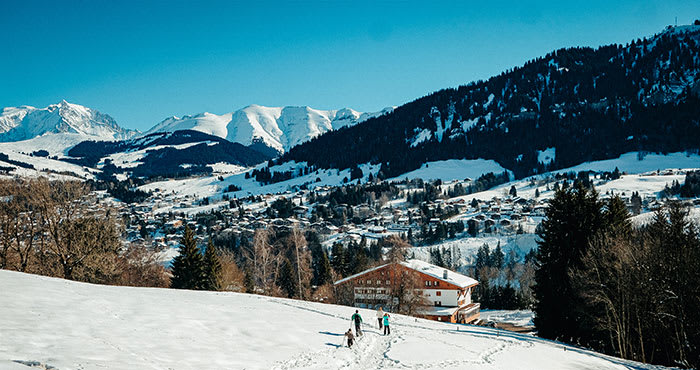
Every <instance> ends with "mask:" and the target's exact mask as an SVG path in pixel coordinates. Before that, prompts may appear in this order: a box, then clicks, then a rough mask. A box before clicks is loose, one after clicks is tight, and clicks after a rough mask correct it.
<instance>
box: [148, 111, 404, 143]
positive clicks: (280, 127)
mask: <svg viewBox="0 0 700 370" xmlns="http://www.w3.org/2000/svg"><path fill="white" fill-rule="evenodd" d="M391 110H393V108H392V107H388V108H384V109H383V110H381V111H379V112H371V113H363V112H358V111H355V110H353V109H351V108H342V109H336V110H321V109H314V108H311V107H309V106H284V107H266V106H262V105H258V104H251V105H248V106H246V107H244V108H242V109H239V110H237V111H234V112H230V113H224V114H221V115H217V114H214V113H209V112H203V113H199V114H195V115H186V116H183V117H177V116H171V117H168V118H166V119H165V120H163V121H161V122H159V123H158V124H156V125H155V126H153V127H152V128H151V129H149V130H147V131H146V133H145V134H151V133H155V132H173V131H177V130H183V129H189V130H196V131H201V132H205V133H207V134H210V135H214V136H219V137H221V138H225V139H227V140H229V141H231V142H238V143H241V144H243V145H252V144H254V143H256V142H257V143H264V144H265V145H266V146H268V147H269V148H271V149H274V150H276V151H277V152H278V153H284V152H286V151H288V150H289V149H290V148H291V147H293V146H295V145H298V144H301V143H303V142H306V141H308V140H310V139H312V138H314V137H316V136H318V135H321V134H323V133H325V132H328V131H332V130H337V129H339V128H342V127H348V126H353V125H355V124H357V123H359V122H363V121H365V120H367V119H370V118H373V117H376V116H378V115H381V114H384V113H387V112H390V111H391Z"/></svg>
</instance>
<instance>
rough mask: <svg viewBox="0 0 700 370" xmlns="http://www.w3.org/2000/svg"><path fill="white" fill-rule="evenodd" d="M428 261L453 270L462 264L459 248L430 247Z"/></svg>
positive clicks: (456, 269)
mask: <svg viewBox="0 0 700 370" xmlns="http://www.w3.org/2000/svg"><path fill="white" fill-rule="evenodd" d="M429 253H430V263H432V264H433V265H436V266H440V267H444V268H446V269H450V270H453V271H458V270H459V269H460V268H461V267H462V264H461V263H460V258H462V254H461V252H460V251H459V248H446V247H442V248H437V247H436V248H430V252H429Z"/></svg>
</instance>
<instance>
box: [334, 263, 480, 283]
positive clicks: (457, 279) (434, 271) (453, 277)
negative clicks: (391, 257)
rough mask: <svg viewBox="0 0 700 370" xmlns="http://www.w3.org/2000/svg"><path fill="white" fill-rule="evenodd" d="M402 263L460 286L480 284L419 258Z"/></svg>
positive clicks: (369, 270)
mask: <svg viewBox="0 0 700 370" xmlns="http://www.w3.org/2000/svg"><path fill="white" fill-rule="evenodd" d="M401 264H402V265H403V266H405V267H408V268H410V269H412V270H416V271H418V272H421V273H424V274H426V275H428V276H431V277H433V278H435V279H438V280H440V281H444V282H446V283H449V284H452V285H456V286H458V287H460V288H467V287H470V286H472V285H477V284H479V282H478V281H476V280H475V279H473V278H471V277H469V276H466V275H462V274H460V273H458V272H454V271H451V270H448V269H445V268H442V267H440V266H436V265H433V264H432V263H428V262H425V261H421V260H418V259H412V260H407V261H403V262H401ZM388 265H390V264H389V263H385V264H383V265H379V266H376V267H373V268H371V269H367V270H365V271H362V272H358V273H357V274H355V275H350V276H348V277H346V278H344V279H340V280H338V281H336V282H335V283H333V284H334V285H338V284H342V283H345V282H347V281H350V280H352V279H354V278H356V277H358V276H362V275H364V274H367V273H370V272H372V271H376V270H379V269H381V268H383V267H385V266H388ZM444 271H447V278H443V273H444Z"/></svg>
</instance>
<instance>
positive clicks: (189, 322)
mask: <svg viewBox="0 0 700 370" xmlns="http://www.w3.org/2000/svg"><path fill="white" fill-rule="evenodd" d="M0 290H1V291H2V292H3V295H2V301H1V303H0V328H1V329H0V369H29V368H30V367H27V366H25V364H29V365H32V364H33V365H35V366H36V367H35V368H55V369H60V370H63V369H83V370H89V369H129V370H131V369H164V370H165V369H341V368H342V369H405V368H411V369H654V368H657V367H653V366H649V365H643V364H638V363H633V362H628V361H624V360H620V359H616V358H613V357H609V356H605V355H601V354H598V353H594V352H590V351H586V350H582V349H578V348H574V347H568V346H565V345H562V344H560V343H556V342H551V341H546V340H543V339H538V338H534V337H532V336H526V335H517V334H514V333H509V332H505V331H499V330H495V329H489V328H481V327H475V326H466V325H454V324H445V323H438V322H432V321H425V320H421V319H414V318H410V317H404V316H400V315H393V317H392V319H393V321H392V334H391V335H390V336H381V335H379V334H378V330H377V328H376V326H375V325H376V324H375V319H374V316H373V315H374V312H372V311H368V310H360V312H361V314H362V316H363V317H364V318H365V322H366V324H365V331H366V332H365V335H364V336H363V337H362V338H361V339H360V340H359V342H358V343H357V345H356V346H355V347H353V348H352V349H349V348H347V347H342V346H341V342H342V341H343V336H342V333H343V332H345V331H346V330H347V329H348V328H349V327H350V321H349V317H350V315H351V314H352V312H353V309H352V308H350V307H343V306H335V305H325V304H320V303H311V302H303V301H295V300H289V299H280V298H271V297H264V296H256V295H247V294H239V293H218V292H195V291H182V290H171V289H155V288H129V287H113V286H99V285H91V284H85V283H76V282H71V281H66V280H61V279H54V278H47V277H40V276H34V275H27V274H22V273H18V272H11V271H4V270H0Z"/></svg>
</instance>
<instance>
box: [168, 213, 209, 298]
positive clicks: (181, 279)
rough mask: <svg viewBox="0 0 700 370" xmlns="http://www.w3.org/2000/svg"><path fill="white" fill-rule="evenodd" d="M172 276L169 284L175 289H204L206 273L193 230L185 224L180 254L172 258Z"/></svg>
mask: <svg viewBox="0 0 700 370" xmlns="http://www.w3.org/2000/svg"><path fill="white" fill-rule="evenodd" d="M172 273H173V277H172V279H171V281H170V286H171V287H172V288H175V289H205V287H206V274H205V272H204V260H203V257H202V253H201V251H200V250H199V248H198V247H197V242H196V241H195V239H194V232H192V230H191V229H190V228H189V226H185V233H184V235H183V236H182V241H181V246H180V254H179V255H178V256H177V257H175V258H174V259H173V268H172Z"/></svg>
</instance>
